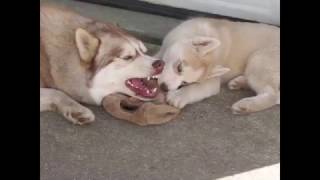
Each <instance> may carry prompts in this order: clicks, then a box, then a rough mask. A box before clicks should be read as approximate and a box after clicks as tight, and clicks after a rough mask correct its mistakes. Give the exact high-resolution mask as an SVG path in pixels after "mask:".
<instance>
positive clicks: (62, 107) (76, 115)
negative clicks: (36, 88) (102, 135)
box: [40, 88, 95, 125]
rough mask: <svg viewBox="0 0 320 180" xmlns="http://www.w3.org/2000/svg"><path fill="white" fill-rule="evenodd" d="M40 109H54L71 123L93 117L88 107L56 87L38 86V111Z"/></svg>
mask: <svg viewBox="0 0 320 180" xmlns="http://www.w3.org/2000/svg"><path fill="white" fill-rule="evenodd" d="M42 111H56V112H58V113H60V114H62V115H63V116H64V117H65V118H66V119H68V120H69V121H71V122H72V123H74V124H80V125H82V124H86V123H90V122H93V121H94V119H95V117H94V114H93V113H92V111H91V110H90V109H88V108H86V107H84V106H82V105H81V104H79V103H78V102H76V101H75V100H73V99H72V98H71V97H69V96H68V95H66V94H65V93H63V92H62V91H59V90H56V89H49V88H40V112H42Z"/></svg>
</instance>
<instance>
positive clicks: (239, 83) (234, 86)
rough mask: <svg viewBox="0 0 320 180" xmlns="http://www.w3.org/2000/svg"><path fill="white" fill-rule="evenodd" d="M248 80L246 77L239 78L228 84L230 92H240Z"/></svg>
mask: <svg viewBox="0 0 320 180" xmlns="http://www.w3.org/2000/svg"><path fill="white" fill-rule="evenodd" d="M245 84H246V80H245V77H244V76H238V77H236V78H234V79H232V80H231V81H229V83H228V88H229V89H230V90H239V89H242V88H244V87H245Z"/></svg>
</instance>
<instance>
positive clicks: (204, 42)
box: [191, 36, 221, 56]
mask: <svg viewBox="0 0 320 180" xmlns="http://www.w3.org/2000/svg"><path fill="white" fill-rule="evenodd" d="M191 43H192V46H193V47H194V49H195V50H196V51H197V52H198V53H199V54H200V55H201V56H205V55H206V54H208V53H209V52H211V51H213V50H215V49H216V48H217V47H219V46H220V44H221V42H220V40H218V39H216V38H213V37H207V36H197V37H194V38H192V39H191Z"/></svg>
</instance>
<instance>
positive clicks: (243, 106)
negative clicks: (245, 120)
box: [231, 98, 253, 114]
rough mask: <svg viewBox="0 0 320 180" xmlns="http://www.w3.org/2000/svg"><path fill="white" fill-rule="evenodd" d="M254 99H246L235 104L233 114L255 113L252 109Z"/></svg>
mask: <svg viewBox="0 0 320 180" xmlns="http://www.w3.org/2000/svg"><path fill="white" fill-rule="evenodd" d="M252 105H253V104H252V99H250V98H244V99H242V100H240V101H238V102H236V103H234V104H233V105H232V107H231V109H232V113H233V114H249V113H251V112H253V108H252Z"/></svg>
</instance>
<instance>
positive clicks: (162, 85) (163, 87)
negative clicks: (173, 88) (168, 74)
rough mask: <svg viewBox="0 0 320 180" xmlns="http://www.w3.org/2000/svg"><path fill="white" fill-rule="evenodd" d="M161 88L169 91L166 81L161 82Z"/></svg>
mask: <svg viewBox="0 0 320 180" xmlns="http://www.w3.org/2000/svg"><path fill="white" fill-rule="evenodd" d="M160 89H161V90H162V91H164V92H168V91H169V89H168V86H167V84H166V83H161V84H160Z"/></svg>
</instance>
